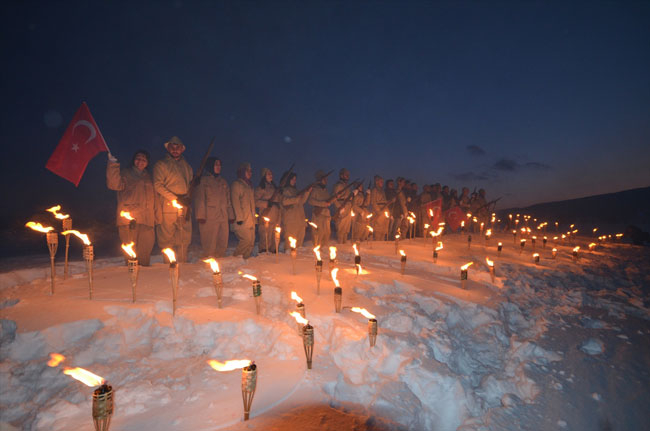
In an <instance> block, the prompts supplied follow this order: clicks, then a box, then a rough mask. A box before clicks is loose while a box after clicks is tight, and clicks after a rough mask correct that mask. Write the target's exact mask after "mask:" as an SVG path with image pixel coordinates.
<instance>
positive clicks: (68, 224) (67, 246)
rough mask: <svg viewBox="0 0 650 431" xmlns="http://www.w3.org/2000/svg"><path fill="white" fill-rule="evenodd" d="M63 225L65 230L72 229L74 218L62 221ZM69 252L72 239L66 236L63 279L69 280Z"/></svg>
mask: <svg viewBox="0 0 650 431" xmlns="http://www.w3.org/2000/svg"><path fill="white" fill-rule="evenodd" d="M61 223H62V225H63V230H70V229H72V218H70V217H68V218H66V219H63V220H62V221H61ZM68 250H70V237H69V236H67V235H66V237H65V260H64V262H63V279H64V280H66V279H67V278H68Z"/></svg>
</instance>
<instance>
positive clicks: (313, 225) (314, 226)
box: [309, 221, 318, 229]
mask: <svg viewBox="0 0 650 431" xmlns="http://www.w3.org/2000/svg"><path fill="white" fill-rule="evenodd" d="M309 225H310V226H311V227H313V228H314V229H318V225H317V224H316V223H314V222H313V221H310V222H309Z"/></svg>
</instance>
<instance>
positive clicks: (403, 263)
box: [399, 250, 406, 275]
mask: <svg viewBox="0 0 650 431" xmlns="http://www.w3.org/2000/svg"><path fill="white" fill-rule="evenodd" d="M399 254H400V255H401V256H402V257H400V263H401V264H402V275H404V270H405V269H406V253H405V252H404V250H400V251H399Z"/></svg>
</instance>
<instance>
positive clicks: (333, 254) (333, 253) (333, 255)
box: [330, 246, 336, 260]
mask: <svg viewBox="0 0 650 431" xmlns="http://www.w3.org/2000/svg"><path fill="white" fill-rule="evenodd" d="M334 259H336V247H334V246H331V247H330V260H334Z"/></svg>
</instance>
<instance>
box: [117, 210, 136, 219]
mask: <svg viewBox="0 0 650 431" xmlns="http://www.w3.org/2000/svg"><path fill="white" fill-rule="evenodd" d="M120 217H124V218H125V219H127V220H135V219H134V218H133V217H132V216H131V213H130V212H128V211H120Z"/></svg>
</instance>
